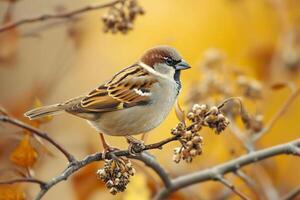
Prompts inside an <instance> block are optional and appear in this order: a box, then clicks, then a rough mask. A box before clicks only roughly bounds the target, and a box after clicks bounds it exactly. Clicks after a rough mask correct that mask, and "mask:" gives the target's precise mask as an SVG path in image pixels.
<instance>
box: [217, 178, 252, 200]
mask: <svg viewBox="0 0 300 200" xmlns="http://www.w3.org/2000/svg"><path fill="white" fill-rule="evenodd" d="M216 180H217V181H219V182H220V183H222V184H223V185H225V186H226V187H227V188H229V189H230V190H231V191H232V192H233V193H235V194H236V195H238V196H239V197H240V198H241V199H243V200H250V199H249V198H248V197H247V196H246V195H244V194H243V193H242V192H240V191H239V190H238V189H236V187H235V186H234V185H233V184H232V183H231V182H229V181H228V180H226V179H225V178H224V177H223V176H217V178H216Z"/></svg>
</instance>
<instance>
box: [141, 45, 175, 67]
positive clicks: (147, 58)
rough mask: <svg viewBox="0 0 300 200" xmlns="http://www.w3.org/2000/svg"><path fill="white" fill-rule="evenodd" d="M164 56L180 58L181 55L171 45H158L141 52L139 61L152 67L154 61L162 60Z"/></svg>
mask: <svg viewBox="0 0 300 200" xmlns="http://www.w3.org/2000/svg"><path fill="white" fill-rule="evenodd" d="M165 57H170V58H172V59H174V60H181V56H180V55H179V53H178V52H177V51H176V49H174V48H173V47H169V46H158V47H154V48H151V49H148V50H147V51H146V52H145V53H144V54H143V56H142V58H141V61H142V62H143V63H145V64H146V65H148V66H150V67H153V66H154V64H156V63H162V62H164V58H165Z"/></svg>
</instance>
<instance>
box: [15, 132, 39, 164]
mask: <svg viewBox="0 0 300 200" xmlns="http://www.w3.org/2000/svg"><path fill="white" fill-rule="evenodd" d="M37 156H38V154H37V152H36V150H35V149H34V148H33V147H32V146H31V144H30V135H29V134H26V135H25V136H24V138H23V139H22V140H21V142H20V143H19V145H18V146H17V148H16V149H15V150H14V151H13V152H12V153H11V154H10V160H11V162H13V163H14V164H16V165H18V166H22V167H32V166H33V165H34V163H35V162H36V160H37Z"/></svg>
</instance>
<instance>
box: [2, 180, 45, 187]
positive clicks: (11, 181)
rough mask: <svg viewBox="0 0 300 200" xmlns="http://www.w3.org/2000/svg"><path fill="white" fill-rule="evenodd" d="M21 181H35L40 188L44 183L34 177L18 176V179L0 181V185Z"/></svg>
mask: <svg viewBox="0 0 300 200" xmlns="http://www.w3.org/2000/svg"><path fill="white" fill-rule="evenodd" d="M22 182H26V183H36V184H39V185H40V187H41V188H42V187H43V186H44V185H45V184H46V183H45V182H44V181H41V180H38V179H34V178H18V179H12V180H6V181H0V185H6V184H15V183H22Z"/></svg>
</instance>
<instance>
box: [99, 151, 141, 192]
mask: <svg viewBox="0 0 300 200" xmlns="http://www.w3.org/2000/svg"><path fill="white" fill-rule="evenodd" d="M134 174H135V169H134V168H133V166H132V164H131V162H130V160H129V159H127V158H125V157H124V158H123V157H119V158H118V159H110V160H108V159H106V160H105V163H104V167H103V169H99V170H98V171H97V176H98V178H99V179H101V180H102V181H103V182H104V183H105V185H106V187H107V188H108V189H109V192H110V193H111V194H113V195H115V194H117V193H118V192H123V191H124V190H125V189H126V187H127V184H128V183H129V179H130V176H133V175H134Z"/></svg>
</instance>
